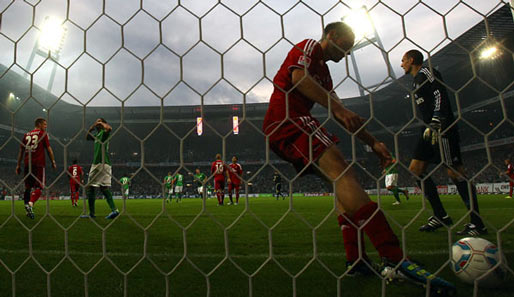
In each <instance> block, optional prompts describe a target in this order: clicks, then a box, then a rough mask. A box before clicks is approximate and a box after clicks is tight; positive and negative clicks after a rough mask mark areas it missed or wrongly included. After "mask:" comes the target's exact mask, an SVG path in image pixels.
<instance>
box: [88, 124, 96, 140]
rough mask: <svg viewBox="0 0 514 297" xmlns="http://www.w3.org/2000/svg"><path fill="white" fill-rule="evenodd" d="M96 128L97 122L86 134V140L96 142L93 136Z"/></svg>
mask: <svg viewBox="0 0 514 297" xmlns="http://www.w3.org/2000/svg"><path fill="white" fill-rule="evenodd" d="M95 128H96V122H95V123H94V124H93V125H91V127H89V129H88V130H87V134H86V140H95V137H94V136H93V130H95Z"/></svg>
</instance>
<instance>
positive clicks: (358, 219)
mask: <svg viewBox="0 0 514 297" xmlns="http://www.w3.org/2000/svg"><path fill="white" fill-rule="evenodd" d="M377 209H378V206H377V204H376V203H375V202H373V201H371V202H369V203H368V204H366V205H364V206H363V207H361V208H360V209H359V210H357V212H356V213H355V214H354V215H353V222H355V223H356V224H357V226H362V225H364V224H365V225H364V228H362V230H364V232H365V233H366V235H368V237H369V239H370V240H371V243H373V246H374V247H375V249H376V250H377V251H378V254H379V255H380V257H381V258H387V259H388V260H390V261H393V262H394V263H397V262H399V261H401V260H402V258H403V251H402V249H401V247H400V242H399V241H398V238H397V237H396V235H395V234H394V232H393V229H391V226H389V223H388V222H387V219H386V217H385V215H384V213H383V212H382V211H381V210H378V211H377Z"/></svg>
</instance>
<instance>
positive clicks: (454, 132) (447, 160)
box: [401, 50, 487, 236]
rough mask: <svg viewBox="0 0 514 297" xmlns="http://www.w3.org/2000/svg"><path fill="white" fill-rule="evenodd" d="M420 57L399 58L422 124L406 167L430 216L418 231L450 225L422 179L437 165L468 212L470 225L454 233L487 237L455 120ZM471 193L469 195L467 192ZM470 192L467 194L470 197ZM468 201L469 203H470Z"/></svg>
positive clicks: (432, 188)
mask: <svg viewBox="0 0 514 297" xmlns="http://www.w3.org/2000/svg"><path fill="white" fill-rule="evenodd" d="M422 64H423V54H422V53H421V52H420V51H418V50H410V51H408V52H406V53H405V55H404V56H403V58H402V64H401V67H402V68H403V70H405V74H410V75H412V76H413V77H414V83H413V92H414V98H413V99H414V101H415V103H416V104H417V105H418V108H419V111H420V113H421V116H422V118H423V122H424V123H425V125H424V127H423V128H422V131H420V132H421V133H420V137H419V139H418V142H417V144H416V146H415V149H414V154H413V159H412V160H411V163H410V165H409V170H410V171H412V172H413V173H414V174H415V175H416V176H418V177H419V178H420V179H424V181H423V183H424V185H423V187H422V186H421V181H420V180H418V185H419V186H420V187H421V188H422V189H423V190H424V195H425V197H426V198H427V199H428V201H429V203H430V205H431V206H432V209H433V211H434V215H433V216H431V217H430V218H428V222H427V224H425V225H423V226H421V227H420V228H419V230H420V231H424V232H430V231H435V230H436V229H439V228H441V227H443V226H445V225H446V226H449V225H451V224H452V223H453V222H452V219H451V218H450V216H449V215H448V214H447V213H446V210H445V209H444V207H443V204H442V203H441V199H440V198H439V195H438V193H437V188H436V185H435V184H434V181H433V180H432V178H431V177H430V176H429V177H425V172H426V169H427V167H428V165H429V163H435V164H439V163H440V162H442V163H443V165H444V166H445V167H446V168H447V172H448V176H449V177H450V178H451V179H452V181H453V182H454V183H455V185H456V186H457V191H458V192H459V195H460V196H461V198H462V200H463V201H464V204H465V205H466V207H467V209H468V210H469V209H471V210H472V212H471V214H470V216H471V223H469V224H466V225H465V228H464V230H461V231H458V232H457V234H458V235H468V236H478V235H481V234H487V228H486V227H485V226H484V223H483V222H482V219H481V218H480V214H479V210H478V201H477V194H476V189H475V186H474V185H473V184H472V183H469V187H468V182H467V178H466V172H465V170H464V166H463V164H462V159H461V155H460V144H459V142H460V140H459V131H458V128H457V125H456V124H455V123H454V121H455V118H454V116H453V111H452V108H451V105H450V101H449V98H448V93H447V91H446V87H445V86H444V85H443V84H442V78H441V74H440V73H439V72H438V71H437V70H435V69H433V70H432V71H430V69H429V68H428V67H424V66H422ZM469 189H471V191H469ZM470 192H471V193H470ZM470 200H472V203H471V202H470Z"/></svg>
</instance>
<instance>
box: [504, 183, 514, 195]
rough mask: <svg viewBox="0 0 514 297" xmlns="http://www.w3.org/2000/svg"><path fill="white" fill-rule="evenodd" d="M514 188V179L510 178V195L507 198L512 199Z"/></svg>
mask: <svg viewBox="0 0 514 297" xmlns="http://www.w3.org/2000/svg"><path fill="white" fill-rule="evenodd" d="M513 188H514V181H512V180H510V178H509V196H506V197H505V198H507V199H510V198H512V189H513Z"/></svg>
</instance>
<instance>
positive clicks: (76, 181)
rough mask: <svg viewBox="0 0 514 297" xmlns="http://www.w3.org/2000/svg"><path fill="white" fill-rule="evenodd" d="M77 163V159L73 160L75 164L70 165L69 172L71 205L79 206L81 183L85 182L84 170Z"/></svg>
mask: <svg viewBox="0 0 514 297" xmlns="http://www.w3.org/2000/svg"><path fill="white" fill-rule="evenodd" d="M77 163H78V161H77V160H73V165H71V166H70V167H68V174H69V175H70V192H71V195H70V197H71V206H78V202H79V196H80V194H79V191H80V184H83V183H84V180H83V179H82V177H83V174H84V171H83V170H82V167H80V165H78V164H77Z"/></svg>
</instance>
